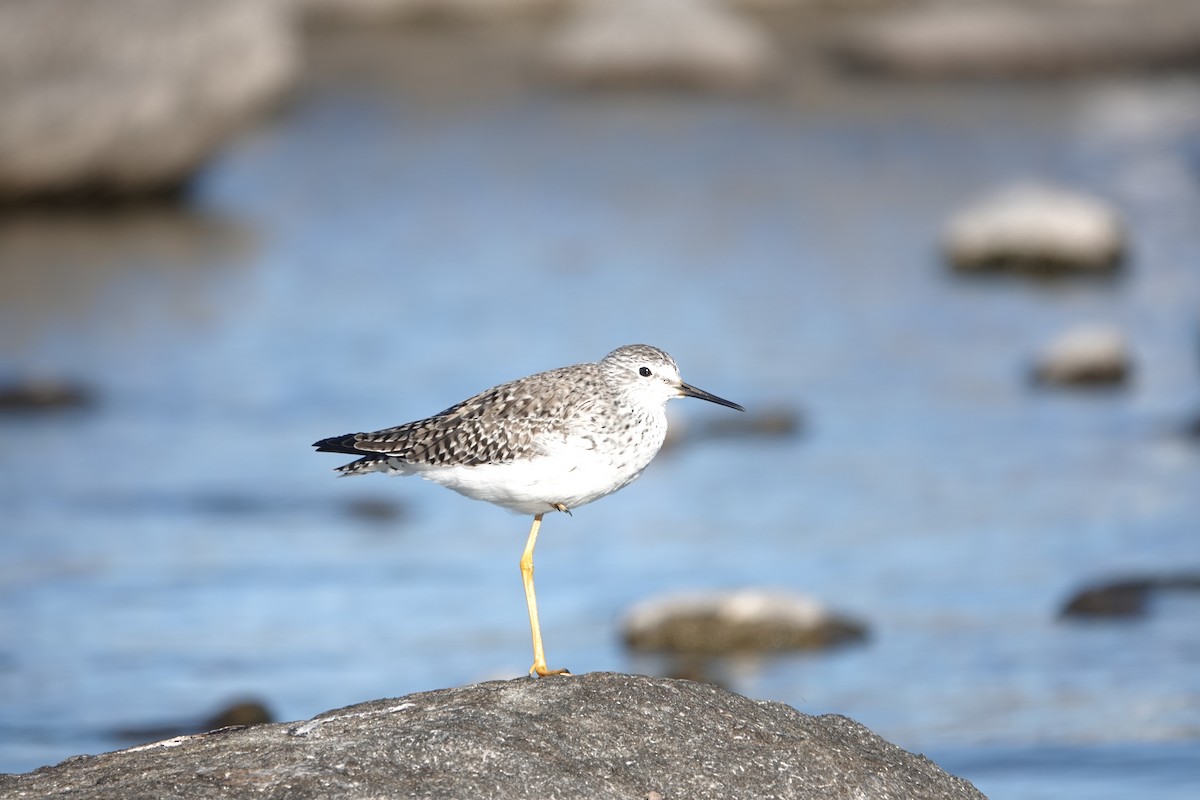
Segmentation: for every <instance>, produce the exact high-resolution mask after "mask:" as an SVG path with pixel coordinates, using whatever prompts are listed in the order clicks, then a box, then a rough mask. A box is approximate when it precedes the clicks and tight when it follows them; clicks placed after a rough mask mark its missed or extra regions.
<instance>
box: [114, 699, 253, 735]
mask: <svg viewBox="0 0 1200 800" xmlns="http://www.w3.org/2000/svg"><path fill="white" fill-rule="evenodd" d="M273 721H274V719H273V716H272V714H271V712H270V710H269V709H268V708H267V707H266V705H265V704H263V703H261V702H259V701H258V700H239V701H237V702H235V703H231V704H229V705H228V706H225V707H224V708H222V709H220V710H219V711H218V712H217V713H216V714H214V715H213V716H212V717H209V718H208V719H205V720H201V721H199V722H197V721H195V720H192V721H190V722H188V721H184V722H174V723H163V724H158V725H149V726H144V727H134V728H118V729H117V730H115V731H111V732H110V733H111V735H112V736H113V737H114V738H116V739H118V740H122V741H126V742H153V741H157V740H160V739H168V738H170V737H172V736H187V735H190V734H194V733H204V732H206V731H215V730H220V729H222V728H230V727H235V726H236V727H246V726H249V725H266V724H268V723H270V722H273Z"/></svg>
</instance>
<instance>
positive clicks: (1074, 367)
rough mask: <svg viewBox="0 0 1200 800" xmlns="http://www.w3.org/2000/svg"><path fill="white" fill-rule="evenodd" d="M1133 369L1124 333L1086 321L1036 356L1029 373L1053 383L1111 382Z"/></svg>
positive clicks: (1124, 377)
mask: <svg viewBox="0 0 1200 800" xmlns="http://www.w3.org/2000/svg"><path fill="white" fill-rule="evenodd" d="M1132 369H1133V366H1132V356H1131V355H1130V348H1129V344H1128V343H1127V342H1126V341H1125V335H1124V334H1123V333H1122V332H1121V331H1120V330H1119V329H1117V328H1112V327H1108V326H1103V325H1090V326H1083V327H1079V328H1074V329H1072V330H1069V331H1067V332H1066V333H1063V334H1062V335H1060V336H1059V337H1058V338H1056V339H1054V340H1053V341H1052V342H1051V343H1050V344H1049V345H1048V346H1047V347H1046V349H1045V350H1044V351H1043V352H1042V354H1041V355H1040V356H1039V357H1038V359H1037V363H1036V364H1035V366H1034V370H1033V377H1034V380H1036V381H1037V382H1039V383H1046V384H1052V385H1056V386H1112V385H1115V384H1120V383H1123V382H1124V381H1125V380H1126V378H1128V377H1129V373H1130V372H1131V370H1132Z"/></svg>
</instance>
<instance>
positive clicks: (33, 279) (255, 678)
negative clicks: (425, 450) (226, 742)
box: [0, 79, 1200, 798]
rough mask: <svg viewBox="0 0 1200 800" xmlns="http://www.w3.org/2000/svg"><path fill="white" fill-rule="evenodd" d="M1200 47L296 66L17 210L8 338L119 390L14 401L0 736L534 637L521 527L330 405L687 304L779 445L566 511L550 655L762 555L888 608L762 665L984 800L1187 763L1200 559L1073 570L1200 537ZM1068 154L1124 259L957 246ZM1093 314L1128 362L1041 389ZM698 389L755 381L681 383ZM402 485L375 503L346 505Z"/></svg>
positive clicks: (435, 662) (1087, 786) (595, 345)
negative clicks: (1083, 615)
mask: <svg viewBox="0 0 1200 800" xmlns="http://www.w3.org/2000/svg"><path fill="white" fill-rule="evenodd" d="M1197 109H1200V83H1197V82H1195V81H1179V80H1167V79H1156V80H1150V79H1147V80H1145V81H1142V82H1132V81H1130V82H1084V83H1075V84H1059V85H1054V86H1025V87H1017V88H1011V87H1010V88H999V87H978V86H975V87H955V86H939V87H925V88H917V87H905V86H872V85H858V86H853V85H852V86H850V87H843V88H842V91H840V92H834V93H829V94H821V95H818V96H813V97H807V96H802V95H798V96H791V95H787V96H775V95H768V96H760V97H755V98H750V99H742V100H736V99H729V98H726V99H712V98H705V97H701V96H689V95H684V96H666V97H662V96H603V95H598V96H577V95H572V94H569V93H563V92H557V91H555V92H543V91H533V90H531V91H528V92H517V93H512V94H505V95H502V96H500V97H497V98H493V99H490V100H481V99H479V98H478V97H473V98H470V99H454V98H451V99H449V100H448V99H446V98H432V99H431V98H430V97H427V96H424V95H421V94H418V93H411V92H407V91H405V90H403V89H402V88H401V89H397V88H394V87H393V88H391V89H389V90H381V89H378V88H375V89H370V90H368V89H363V88H362V87H347V86H344V85H339V84H337V83H336V82H334V83H333V84H332V85H330V84H322V85H320V86H319V87H314V88H311V89H310V90H308V91H307V92H306V93H304V94H303V95H302V96H301V97H300V98H299V100H298V101H297V102H296V103H295V105H294V106H293V107H291V108H290V109H289V110H288V112H287V113H286V114H284V115H283V116H281V117H280V118H279V119H277V120H274V121H273V122H271V123H270V124H268V125H266V126H264V127H263V128H262V129H261V130H260V131H258V132H257V133H256V134H254V135H252V136H249V137H246V138H244V139H242V140H241V141H239V142H238V143H237V145H236V146H235V147H233V148H232V149H230V150H229V151H228V152H226V153H224V154H223V155H222V156H221V157H219V158H218V159H216V160H215V161H214V162H213V163H212V164H211V165H210V166H209V168H208V169H206V170H205V172H204V173H203V174H202V175H201V177H200V179H199V181H198V183H197V186H196V188H195V191H194V192H193V195H192V197H191V198H190V200H189V203H188V204H187V206H186V207H185V208H183V209H180V210H176V211H156V212H149V211H127V212H124V213H122V214H120V215H118V216H116V217H102V218H99V219H96V218H91V217H89V216H87V215H63V214H60V215H57V216H51V217H45V216H29V217H27V216H24V215H21V216H15V217H14V216H10V217H9V218H7V219H5V220H2V221H0V342H2V349H0V357H2V358H3V361H0V366H2V367H3V368H4V371H5V372H10V373H12V372H35V373H40V374H49V375H65V376H68V377H72V378H77V379H79V380H81V381H82V382H84V383H85V384H87V385H89V386H92V387H94V389H95V391H96V393H97V395H98V398H99V399H98V403H97V405H96V407H95V408H93V409H87V410H80V411H76V412H69V413H62V414H45V415H38V416H11V415H10V416H6V417H0V509H2V511H3V520H4V523H3V532H2V534H0V770H7V771H24V770H28V769H32V768H34V767H37V766H39V765H42V764H46V763H53V762H56V761H59V760H61V759H63V758H65V757H67V756H70V755H73V754H76V753H81V752H99V751H103V750H109V749H114V748H117V747H121V746H124V745H126V744H128V743H129V742H128V741H127V740H124V739H122V738H121V737H120V736H118V735H117V732H119V731H121V730H127V729H138V728H150V727H156V726H161V725H171V724H181V725H182V724H187V722H188V721H195V720H200V719H203V718H204V717H206V716H207V715H209V714H211V713H213V712H214V711H215V710H216V709H217V708H218V707H220V706H221V705H222V704H224V703H226V702H228V701H230V700H233V699H236V698H239V697H243V696H251V697H256V698H259V699H261V700H262V701H264V702H265V703H266V704H267V705H268V706H270V707H271V708H272V710H273V711H274V713H275V715H276V717H277V718H279V719H299V718H305V717H309V716H311V715H313V714H316V713H318V712H321V711H324V710H326V709H329V708H333V707H337V706H340V705H345V704H349V703H354V702H358V701H362V700H368V699H373V698H377V697H384V696H396V695H401V694H404V693H408V692H413V691H420V690H426V689H433V688H440V687H443V686H449V685H456V684H462V683H467V682H471V681H476V680H481V679H487V678H495V677H511V676H517V675H520V674H523V673H524V671H525V669H526V668H527V667H528V664H529V661H530V653H529V652H528V629H527V622H526V619H525V607H524V598H523V595H522V593H521V588H520V581H519V576H518V573H517V567H516V562H517V558H518V556H519V555H520V548H521V546H522V543H523V541H524V536H525V534H526V531H527V525H528V522H527V521H526V520H524V519H522V518H520V517H516V516H511V515H507V514H505V513H504V512H502V511H499V510H496V509H494V508H491V507H489V506H487V505H484V504H480V503H472V502H469V501H467V500H464V499H463V498H461V497H459V496H457V495H454V494H453V493H450V492H446V491H445V490H442V489H440V488H438V487H435V486H432V485H429V484H423V483H421V482H419V481H417V480H415V479H414V480H409V481H401V480H397V479H391V480H389V479H386V478H383V477H382V476H369V477H366V478H357V479H351V480H335V479H334V477H333V475H332V473H331V472H330V471H329V470H330V469H331V468H332V467H334V466H336V465H337V464H339V463H341V462H340V461H339V460H338V459H337V457H332V456H325V455H317V454H314V453H312V452H311V451H310V448H309V447H308V445H309V443H310V442H312V441H314V440H316V439H317V438H321V437H324V436H328V435H333V434H338V433H342V432H345V431H350V430H360V429H366V430H369V429H373V428H377V427H383V426H386V425H390V424H395V423H398V422H402V421H406V420H408V419H412V418H416V417H419V416H423V415H425V414H428V413H430V412H432V411H436V410H437V409H440V408H444V407H446V406H447V405H449V404H450V403H452V402H455V401H457V400H459V399H461V398H463V397H465V396H467V395H468V394H470V393H473V392H475V391H477V390H479V389H481V388H484V387H486V386H489V385H491V384H493V383H496V382H499V381H502V380H505V379H508V378H512V377H516V376H518V375H522V374H525V373H528V372H532V371H536V370H539V369H545V368H549V367H553V366H558V365H561V364H566V363H572V362H575V361H580V360H590V359H594V358H596V357H599V356H601V355H603V354H604V353H605V352H607V351H608V350H610V349H611V348H613V347H615V346H617V345H619V344H623V343H628V342H635V341H647V342H651V343H654V344H658V345H660V346H662V347H664V348H666V349H667V350H669V351H670V352H672V354H673V355H675V356H676V358H677V360H678V361H679V362H680V364H681V367H682V370H683V374H684V378H685V380H688V381H689V382H691V383H694V384H696V385H698V386H701V387H703V388H705V389H708V390H710V391H713V392H715V393H717V394H720V395H721V396H724V397H729V398H731V399H733V400H736V401H738V402H740V403H742V404H744V405H746V406H747V408H749V409H751V411H754V410H755V409H761V408H780V407H783V408H787V409H793V410H795V411H797V412H798V413H801V414H802V415H803V417H804V420H805V430H804V433H803V434H802V435H800V436H796V437H791V438H780V439H761V438H760V439H745V440H739V439H720V440H711V441H699V440H697V441H692V442H688V441H687V440H686V437H685V443H684V444H683V445H681V446H679V447H678V448H676V449H674V450H672V451H670V452H667V453H664V454H663V455H662V456H661V457H660V458H659V459H658V460H657V461H656V462H655V463H654V464H653V465H652V467H651V468H650V469H649V470H648V471H647V473H646V474H645V475H644V476H643V478H642V479H641V480H640V481H638V482H637V483H636V484H634V485H633V486H631V487H629V488H628V489H626V490H624V491H622V492H621V493H620V494H618V495H616V496H614V497H612V498H608V499H606V500H605V501H603V502H600V503H597V504H595V505H592V506H588V507H586V508H584V509H580V510H579V511H577V513H575V514H574V516H572V517H569V518H568V517H563V516H558V515H556V516H554V517H553V518H550V519H548V520H547V522H546V524H545V526H544V528H543V537H542V540H541V542H540V544H539V548H538V558H537V566H538V592H539V600H540V601H541V612H542V627H543V632H544V634H545V637H546V643H547V648H548V657H549V660H550V661H551V666H566V667H570V668H571V669H572V670H573V671H576V672H584V671H591V670H637V669H647V668H649V667H651V666H652V665H651V664H648V663H647V662H645V661H641V660H638V659H634V658H631V657H629V656H627V655H626V654H625V653H624V652H623V651H622V649H621V647H620V643H619V623H620V618H621V615H622V614H623V613H624V611H625V610H626V609H628V608H629V606H631V605H632V604H633V603H635V602H637V601H639V600H642V599H645V598H647V597H651V596H654V595H658V594H660V593H664V592H669V591H672V590H677V589H696V588H720V587H731V586H765V587H772V588H785V589H791V590H794V591H798V592H803V593H808V594H811V595H813V596H815V597H817V598H818V599H820V600H821V601H823V602H824V603H826V604H828V605H829V606H831V607H832V608H835V609H837V610H841V611H843V612H846V613H849V614H852V615H855V616H857V617H859V618H861V619H863V620H865V621H866V622H867V623H868V625H869V626H870V628H871V636H870V639H869V641H868V642H867V643H866V644H865V645H863V646H860V647H849V648H845V649H841V650H835V651H831V652H828V653H821V654H804V655H797V656H788V657H784V658H778V659H766V660H749V661H743V662H738V663H736V664H732V665H729V669H728V674H727V676H726V677H727V679H728V680H729V683H730V685H731V687H732V688H734V689H737V690H738V691H742V692H744V693H746V694H749V695H751V696H754V697H760V698H767V699H774V700H780V701H783V702H787V703H789V704H791V705H793V706H795V707H796V708H798V709H800V710H801V711H804V712H807V713H814V714H815V713H829V712H835V713H841V714H846V715H848V716H851V717H853V718H855V719H858V720H859V721H861V722H863V723H864V724H866V725H868V726H870V727H871V728H872V729H874V730H876V731H877V732H879V733H880V734H881V735H883V736H885V737H887V738H889V739H890V740H892V741H895V742H896V743H897V744H900V745H901V746H903V747H905V748H907V749H910V750H914V751H918V752H924V753H926V754H927V755H930V757H932V758H934V759H935V760H937V761H938V762H939V763H941V764H942V765H943V766H945V767H946V768H947V769H949V770H951V771H952V772H955V773H956V774H960V775H962V776H964V777H966V778H968V779H970V780H973V781H974V782H976V783H977V785H978V786H979V787H980V788H981V789H982V790H983V791H984V792H985V793H987V794H989V796H991V797H993V798H1042V797H1046V798H1049V797H1055V798H1076V797H1078V798H1106V797H1113V798H1116V797H1132V796H1143V795H1145V794H1148V793H1150V792H1153V793H1154V795H1155V796H1156V797H1160V798H1184V797H1194V796H1196V795H1197V791H1198V790H1200V768H1198V766H1197V765H1200V625H1197V623H1196V620H1197V619H1200V614H1198V613H1197V612H1200V597H1197V596H1196V595H1191V596H1189V595H1186V594H1178V595H1165V596H1162V597H1159V598H1157V599H1156V601H1155V602H1154V603H1153V604H1152V607H1151V610H1150V613H1149V615H1148V616H1147V617H1146V618H1144V619H1140V620H1135V621H1122V622H1095V623H1087V624H1080V623H1074V624H1068V623H1064V622H1061V621H1059V620H1057V619H1056V612H1057V609H1058V607H1059V605H1060V604H1061V603H1062V602H1063V601H1064V600H1065V598H1066V597H1067V596H1068V595H1069V593H1070V592H1071V591H1072V590H1073V589H1075V588H1077V587H1079V586H1080V585H1082V584H1084V583H1087V582H1091V581H1093V580H1095V579H1097V578H1103V577H1106V576H1110V575H1122V574H1127V573H1131V572H1132V573H1143V572H1146V573H1175V572H1178V571H1186V570H1192V571H1195V570H1196V569H1197V568H1198V567H1200V545H1198V544H1197V542H1198V540H1197V537H1196V531H1197V523H1198V522H1200V490H1198V488H1200V445H1198V443H1197V442H1196V441H1194V440H1189V439H1188V438H1187V437H1186V436H1184V435H1182V434H1181V433H1180V429H1181V428H1182V427H1183V426H1184V425H1185V424H1186V423H1187V422H1188V421H1189V420H1191V419H1193V418H1194V417H1195V416H1196V414H1198V413H1200V374H1198V373H1200V370H1198V366H1200V362H1198V359H1197V342H1198V339H1197V332H1198V331H1200V324H1198V323H1200V311H1198V309H1200V269H1197V266H1198V265H1200V226H1197V225H1196V219H1197V211H1198V210H1200V202H1198V201H1200V183H1198V182H1197V166H1196V165H1197V161H1196V154H1197V152H1200V151H1198V149H1197V142H1198V141H1200V112H1198V111H1197ZM1026 175H1035V176H1041V177H1046V178H1050V179H1055V180H1060V181H1064V182H1067V183H1070V184H1071V185H1075V186H1078V187H1081V188H1083V189H1086V190H1089V191H1093V192H1096V193H1098V194H1100V195H1102V196H1104V197H1107V198H1109V199H1110V200H1111V201H1112V202H1114V203H1115V204H1116V205H1117V206H1118V207H1119V208H1120V209H1121V210H1122V212H1123V213H1124V214H1125V216H1126V218H1127V220H1128V223H1129V227H1130V230H1131V236H1132V256H1131V259H1130V263H1129V264H1128V268H1127V270H1126V271H1125V273H1124V274H1123V276H1122V277H1121V278H1119V279H1118V280H1116V281H1113V282H1096V281H1085V282H1065V283H1061V284H1037V283H1032V282H1028V281H1024V280H1019V279H1014V280H1007V279H1000V280H978V281H972V280H962V279H956V278H954V277H953V276H952V275H950V274H949V273H948V271H947V270H946V269H945V268H944V266H943V264H942V263H941V262H940V260H939V257H938V252H937V236H938V234H939V231H940V228H941V225H942V223H943V222H944V220H945V219H946V217H947V215H948V214H949V213H951V212H952V211H953V210H954V209H955V208H956V207H957V205H958V204H959V203H961V202H963V201H964V200H966V199H968V198H970V197H971V196H973V195H974V194H975V193H976V192H978V191H981V190H983V189H987V188H989V187H991V186H992V185H994V184H995V183H996V182H1000V181H1005V180H1008V179H1011V178H1015V177H1022V176H1026ZM1080 322H1110V323H1114V324H1118V325H1120V326H1122V327H1123V328H1124V329H1125V330H1126V331H1128V333H1129V334H1130V336H1131V338H1132V341H1133V347H1134V350H1135V353H1136V360H1137V362H1136V363H1137V368H1136V375H1135V378H1134V380H1133V382H1132V384H1131V385H1130V386H1129V387H1127V388H1126V389H1124V390H1118V391H1112V392H1102V393H1099V394H1073V393H1069V392H1046V391H1039V390H1037V389H1035V388H1032V387H1031V386H1030V385H1029V384H1028V381H1027V380H1026V370H1027V368H1028V365H1029V361H1030V359H1031V356H1032V354H1033V353H1034V352H1036V350H1037V349H1038V348H1039V347H1040V346H1041V345H1042V344H1044V343H1045V342H1046V341H1047V340H1048V339H1049V338H1051V337H1052V336H1053V335H1055V334H1057V333H1058V332H1060V331H1061V330H1063V329H1065V328H1066V327H1069V326H1072V325H1074V324H1076V323H1080ZM671 411H672V413H673V415H674V417H673V421H674V423H675V424H677V425H681V426H683V428H684V429H685V430H687V429H691V430H695V429H697V428H699V427H702V426H703V424H704V423H705V422H706V421H711V420H712V419H713V418H714V417H716V416H718V415H721V414H726V413H731V412H728V411H726V410H725V409H720V408H717V407H715V406H708V405H707V404H702V403H697V402H688V401H682V402H678V403H674V404H672V407H671ZM360 502H371V503H376V504H380V505H381V506H382V507H383V508H384V509H385V510H391V511H393V512H394V514H393V515H392V516H391V517H390V518H387V519H374V518H369V517H364V516H361V515H355V514H353V513H351V511H350V510H349V509H350V507H351V506H352V505H353V504H355V503H360Z"/></svg>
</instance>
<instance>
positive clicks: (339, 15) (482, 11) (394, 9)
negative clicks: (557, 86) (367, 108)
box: [290, 0, 571, 24]
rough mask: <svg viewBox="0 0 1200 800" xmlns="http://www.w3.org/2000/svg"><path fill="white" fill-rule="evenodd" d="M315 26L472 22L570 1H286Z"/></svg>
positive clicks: (537, 12) (529, 12) (544, 11)
mask: <svg viewBox="0 0 1200 800" xmlns="http://www.w3.org/2000/svg"><path fill="white" fill-rule="evenodd" d="M290 2H292V3H294V4H296V5H297V6H298V7H299V9H300V10H301V12H302V13H303V14H304V15H305V17H306V18H308V19H309V20H311V21H314V22H317V23H326V22H332V23H349V24H377V23H386V22H393V21H446V22H476V21H486V20H495V19H503V18H506V17H525V16H531V15H542V14H548V13H551V12H556V11H560V10H561V9H562V8H563V7H565V6H567V5H568V4H569V3H570V2H571V0H290Z"/></svg>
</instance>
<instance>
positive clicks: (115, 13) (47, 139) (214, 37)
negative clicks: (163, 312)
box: [0, 0, 297, 202]
mask: <svg viewBox="0 0 1200 800" xmlns="http://www.w3.org/2000/svg"><path fill="white" fill-rule="evenodd" d="M288 8H289V7H288V6H286V4H283V3H278V2H249V3H247V2H241V0H208V1H206V2H203V3H195V2H191V0H105V2H103V3H90V2H76V1H75V0H37V2H24V3H3V4H0V75H3V80H0V107H3V109H4V113H3V114H0V199H2V200H7V201H10V202H11V201H14V200H25V199H30V198H42V197H54V198H61V197H70V198H84V197H91V196H97V195H98V196H105V197H111V196H128V195H139V194H158V193H163V192H169V191H172V190H174V189H176V188H177V187H179V186H180V185H181V184H182V183H184V182H185V181H186V180H187V179H188V177H189V176H190V175H191V174H192V173H193V172H194V171H195V170H196V169H197V168H198V167H199V166H200V165H201V164H202V163H203V162H204V161H205V160H206V159H207V158H208V157H209V156H210V155H211V154H212V153H213V152H214V151H216V150H217V149H218V148H219V147H220V146H221V145H223V144H224V143H225V142H226V141H227V140H228V139H229V137H230V136H231V135H233V134H234V133H235V132H236V131H238V130H239V129H240V128H242V127H243V126H244V125H246V124H247V122H248V121H250V120H251V119H253V118H254V117H255V116H256V115H257V114H259V113H260V112H262V111H263V109H264V108H266V107H269V106H271V104H273V103H274V102H275V101H277V100H278V99H279V98H280V96H281V94H282V93H283V91H284V90H285V89H286V87H287V86H288V85H289V84H290V82H291V81H292V79H293V76H294V74H295V72H296V62H297V40H296V37H295V34H294V30H293V28H294V26H293V25H292V23H291V14H290V13H289V11H288Z"/></svg>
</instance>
